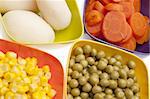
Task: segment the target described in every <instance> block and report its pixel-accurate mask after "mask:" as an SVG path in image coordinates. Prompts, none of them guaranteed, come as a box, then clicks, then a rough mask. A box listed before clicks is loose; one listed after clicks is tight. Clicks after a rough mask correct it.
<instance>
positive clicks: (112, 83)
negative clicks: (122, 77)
mask: <svg viewBox="0 0 150 99" xmlns="http://www.w3.org/2000/svg"><path fill="white" fill-rule="evenodd" d="M117 86H118V83H117V81H115V80H109V88H111V89H115V88H117Z"/></svg>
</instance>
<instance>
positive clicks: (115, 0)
mask: <svg viewBox="0 0 150 99" xmlns="http://www.w3.org/2000/svg"><path fill="white" fill-rule="evenodd" d="M121 1H122V0H113V2H121Z"/></svg>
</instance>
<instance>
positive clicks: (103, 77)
mask: <svg viewBox="0 0 150 99" xmlns="http://www.w3.org/2000/svg"><path fill="white" fill-rule="evenodd" d="M100 79H109V75H108V74H107V73H105V72H104V73H101V74H100Z"/></svg>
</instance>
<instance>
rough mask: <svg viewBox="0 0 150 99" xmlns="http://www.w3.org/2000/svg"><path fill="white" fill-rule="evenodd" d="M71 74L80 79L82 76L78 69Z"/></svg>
mask: <svg viewBox="0 0 150 99" xmlns="http://www.w3.org/2000/svg"><path fill="white" fill-rule="evenodd" d="M71 76H72V78H73V79H78V78H79V77H80V73H79V72H78V71H73V72H72V74H71Z"/></svg>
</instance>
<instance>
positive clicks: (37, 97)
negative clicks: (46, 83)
mask: <svg viewBox="0 0 150 99" xmlns="http://www.w3.org/2000/svg"><path fill="white" fill-rule="evenodd" d="M32 98H33V99H46V93H44V92H43V91H37V92H34V93H33V94H32Z"/></svg>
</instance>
